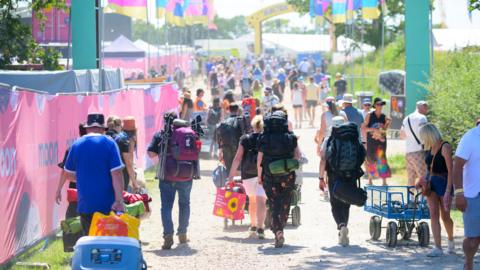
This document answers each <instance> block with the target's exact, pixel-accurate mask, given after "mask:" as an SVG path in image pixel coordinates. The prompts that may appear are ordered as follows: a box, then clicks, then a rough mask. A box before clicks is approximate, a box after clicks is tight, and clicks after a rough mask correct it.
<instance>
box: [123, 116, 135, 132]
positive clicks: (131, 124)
mask: <svg viewBox="0 0 480 270" xmlns="http://www.w3.org/2000/svg"><path fill="white" fill-rule="evenodd" d="M123 130H125V131H136V130H137V123H136V121H135V118H133V116H127V117H125V118H124V119H123Z"/></svg>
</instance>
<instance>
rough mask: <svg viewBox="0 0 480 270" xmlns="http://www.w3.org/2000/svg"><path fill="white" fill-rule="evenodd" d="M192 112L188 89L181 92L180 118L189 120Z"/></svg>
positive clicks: (190, 96) (190, 95)
mask: <svg viewBox="0 0 480 270" xmlns="http://www.w3.org/2000/svg"><path fill="white" fill-rule="evenodd" d="M192 112H193V101H192V94H191V92H190V90H188V89H187V90H186V91H185V92H184V93H183V101H182V109H181V111H180V118H181V119H183V120H185V121H190V118H191V117H192Z"/></svg>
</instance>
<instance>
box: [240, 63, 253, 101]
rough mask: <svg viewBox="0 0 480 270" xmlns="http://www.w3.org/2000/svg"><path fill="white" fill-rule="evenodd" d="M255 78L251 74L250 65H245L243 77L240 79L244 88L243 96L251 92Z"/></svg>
mask: <svg viewBox="0 0 480 270" xmlns="http://www.w3.org/2000/svg"><path fill="white" fill-rule="evenodd" d="M252 83H253V79H252V75H251V74H250V70H249V69H248V67H246V66H245V67H244V68H243V71H242V78H241V79H240V87H241V89H242V96H245V95H247V94H251V93H250V88H251V87H252Z"/></svg>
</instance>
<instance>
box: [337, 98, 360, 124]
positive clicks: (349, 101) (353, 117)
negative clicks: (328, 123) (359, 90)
mask: <svg viewBox="0 0 480 270" xmlns="http://www.w3.org/2000/svg"><path fill="white" fill-rule="evenodd" d="M356 102H357V101H356V100H354V99H353V95H352V94H345V95H343V99H342V100H341V101H340V103H341V104H342V105H343V110H342V111H344V112H345V114H346V115H347V119H348V121H349V122H350V123H355V124H356V125H357V126H358V128H360V127H361V126H362V124H363V115H362V114H361V113H360V112H359V111H358V110H357V108H355V107H354V106H353V103H356Z"/></svg>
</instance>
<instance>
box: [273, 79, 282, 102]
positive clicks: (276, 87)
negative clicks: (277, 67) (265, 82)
mask: <svg viewBox="0 0 480 270" xmlns="http://www.w3.org/2000/svg"><path fill="white" fill-rule="evenodd" d="M272 90H273V94H274V95H275V96H277V97H278V100H279V101H280V102H282V101H283V94H284V92H283V90H282V87H281V86H280V83H279V82H278V79H273V84H272Z"/></svg>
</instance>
